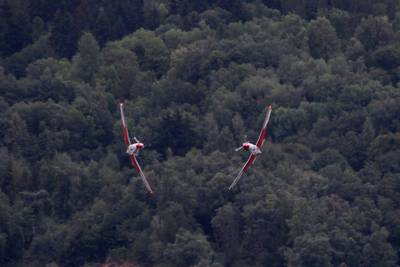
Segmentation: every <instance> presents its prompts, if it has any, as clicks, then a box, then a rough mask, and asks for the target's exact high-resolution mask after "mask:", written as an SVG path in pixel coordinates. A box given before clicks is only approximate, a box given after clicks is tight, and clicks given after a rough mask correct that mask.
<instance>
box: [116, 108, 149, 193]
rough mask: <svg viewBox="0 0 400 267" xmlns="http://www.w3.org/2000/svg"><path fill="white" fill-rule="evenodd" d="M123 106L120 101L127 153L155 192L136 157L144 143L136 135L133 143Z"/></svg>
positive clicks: (146, 183) (147, 185) (144, 180)
mask: <svg viewBox="0 0 400 267" xmlns="http://www.w3.org/2000/svg"><path fill="white" fill-rule="evenodd" d="M123 107H124V104H122V103H120V104H119V108H120V111H121V121H122V132H123V134H124V139H125V144H126V146H127V150H126V153H128V154H129V157H130V159H131V163H132V165H133V167H135V169H136V171H137V172H138V173H139V175H140V178H142V181H143V183H144V185H145V186H146V188H147V190H148V191H149V192H150V194H153V193H154V191H153V189H152V188H151V186H150V184H149V182H148V181H147V179H146V176H144V173H143V171H142V168H141V167H140V165H139V162H138V161H137V159H136V156H137V155H138V154H139V151H140V150H142V149H143V148H144V144H143V143H141V142H140V141H139V140H138V139H137V138H136V137H133V139H134V140H135V143H133V144H132V143H131V140H130V139H129V133H128V128H127V127H126V122H125V115H124V108H123Z"/></svg>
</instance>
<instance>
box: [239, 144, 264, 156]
mask: <svg viewBox="0 0 400 267" xmlns="http://www.w3.org/2000/svg"><path fill="white" fill-rule="evenodd" d="M242 146H243V149H244V150H246V151H250V153H251V154H253V155H257V154H260V153H261V150H260V148H259V147H258V146H256V145H254V144H252V143H249V142H245V143H243V145H242Z"/></svg>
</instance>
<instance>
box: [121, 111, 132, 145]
mask: <svg viewBox="0 0 400 267" xmlns="http://www.w3.org/2000/svg"><path fill="white" fill-rule="evenodd" d="M119 109H120V111H121V121H122V132H123V134H124V140H125V144H126V146H129V145H130V144H131V140H130V139H129V133H128V127H127V126H126V122H125V115H124V104H122V103H120V104H119Z"/></svg>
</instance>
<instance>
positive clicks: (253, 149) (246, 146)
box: [229, 105, 272, 190]
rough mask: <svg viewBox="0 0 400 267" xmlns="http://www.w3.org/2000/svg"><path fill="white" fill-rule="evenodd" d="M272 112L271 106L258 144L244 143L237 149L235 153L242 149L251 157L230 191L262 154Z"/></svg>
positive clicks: (230, 187)
mask: <svg viewBox="0 0 400 267" xmlns="http://www.w3.org/2000/svg"><path fill="white" fill-rule="evenodd" d="M271 111H272V106H271V105H269V106H268V112H267V115H266V116H265V119H264V123H263V127H262V128H261V132H260V135H259V136H258V140H257V143H256V144H255V145H254V144H252V143H250V142H244V143H243V144H242V146H240V147H238V148H236V149H235V151H239V150H241V149H243V150H246V151H250V156H249V158H248V160H247V161H246V164H244V166H243V167H242V169H241V170H240V172H239V174H238V175H237V176H236V178H235V180H233V183H232V184H231V186H229V190H231V189H232V188H233V187H234V186H235V185H236V184H237V182H238V181H239V179H240V178H241V177H242V175H243V173H244V172H246V171H247V170H248V169H249V167H250V166H251V164H253V162H254V161H255V159H256V156H257V155H258V154H260V153H261V148H262V145H263V144H264V140H265V135H266V133H267V126H268V122H269V117H270V116H271Z"/></svg>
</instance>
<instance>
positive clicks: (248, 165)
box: [229, 154, 256, 190]
mask: <svg viewBox="0 0 400 267" xmlns="http://www.w3.org/2000/svg"><path fill="white" fill-rule="evenodd" d="M255 159H256V155H253V154H251V155H250V156H249V158H248V159H247V161H246V163H245V164H244V166H243V167H242V169H241V170H240V172H239V174H238V175H237V176H236V178H235V180H233V183H232V184H231V186H229V190H231V189H232V188H233V187H234V186H235V185H236V184H237V182H238V181H239V180H240V178H241V177H242V175H243V173H245V172H246V171H247V169H248V168H249V167H250V166H251V164H253V162H254V160H255Z"/></svg>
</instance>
